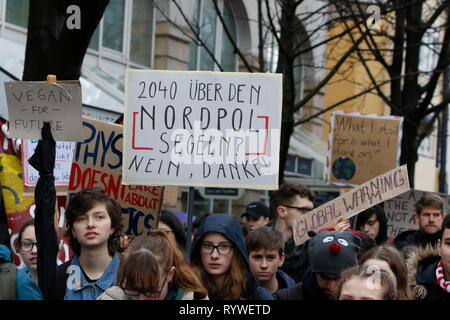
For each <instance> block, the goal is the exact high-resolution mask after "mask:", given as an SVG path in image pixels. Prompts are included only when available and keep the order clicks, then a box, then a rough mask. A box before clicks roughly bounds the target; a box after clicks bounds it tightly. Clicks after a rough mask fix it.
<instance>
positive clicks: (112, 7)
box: [102, 0, 125, 52]
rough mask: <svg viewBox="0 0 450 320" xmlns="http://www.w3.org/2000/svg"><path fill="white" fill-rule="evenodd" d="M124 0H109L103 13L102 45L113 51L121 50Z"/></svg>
mask: <svg viewBox="0 0 450 320" xmlns="http://www.w3.org/2000/svg"><path fill="white" fill-rule="evenodd" d="M124 17H125V0H111V1H110V2H109V4H108V6H107V9H106V10H105V13H104V15H103V34H102V45H103V46H104V47H105V48H109V49H112V50H115V51H119V52H122V50H123V23H124Z"/></svg>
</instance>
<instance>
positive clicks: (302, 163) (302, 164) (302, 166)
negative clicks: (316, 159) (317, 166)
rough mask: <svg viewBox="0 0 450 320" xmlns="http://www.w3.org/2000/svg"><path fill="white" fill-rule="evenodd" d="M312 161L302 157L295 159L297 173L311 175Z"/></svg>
mask: <svg viewBox="0 0 450 320" xmlns="http://www.w3.org/2000/svg"><path fill="white" fill-rule="evenodd" d="M311 169H312V160H311V159H305V158H302V157H297V173H301V174H306V175H308V176H310V175H311Z"/></svg>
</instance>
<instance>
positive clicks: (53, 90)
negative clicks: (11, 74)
mask: <svg viewBox="0 0 450 320" xmlns="http://www.w3.org/2000/svg"><path fill="white" fill-rule="evenodd" d="M4 85H5V94H6V101H7V103H8V114H9V136H10V138H22V139H35V140H40V139H41V131H42V127H43V126H44V122H50V127H51V130H52V135H53V138H54V139H55V140H56V141H80V140H82V138H83V130H82V126H81V86H80V82H79V81H75V80H73V81H72V80H68V81H58V82H46V81H7V82H5V83H4Z"/></svg>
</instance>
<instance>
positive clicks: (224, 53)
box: [189, 0, 237, 71]
mask: <svg viewBox="0 0 450 320" xmlns="http://www.w3.org/2000/svg"><path fill="white" fill-rule="evenodd" d="M218 4H219V8H220V10H221V12H222V16H223V19H224V21H225V24H226V26H227V29H228V31H229V32H230V34H231V36H232V38H233V41H235V42H236V43H237V32H236V23H235V21H234V16H233V13H232V8H231V7H230V5H229V3H228V1H219V2H218ZM192 24H193V25H194V29H195V30H196V32H197V33H198V35H199V37H200V39H201V41H202V42H203V43H204V45H205V46H206V47H207V48H208V50H209V51H210V52H211V53H212V54H213V55H214V58H215V59H216V60H217V61H220V64H221V66H222V68H223V70H224V71H236V67H237V58H236V54H235V53H234V48H233V45H232V43H231V41H230V39H229V38H228V36H227V34H226V32H225V30H224V27H223V25H222V24H221V22H220V19H219V17H217V15H216V10H215V7H214V4H213V2H212V0H198V1H196V4H195V8H194V15H193V21H192ZM194 39H195V35H194ZM195 41H196V40H194V41H192V42H191V45H190V48H189V49H190V55H189V58H190V60H189V69H190V70H215V69H217V66H215V63H214V60H213V58H212V57H211V55H210V54H209V53H208V50H207V49H206V48H204V47H203V46H198V45H197V44H196V42H195Z"/></svg>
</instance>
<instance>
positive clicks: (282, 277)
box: [275, 269, 295, 290]
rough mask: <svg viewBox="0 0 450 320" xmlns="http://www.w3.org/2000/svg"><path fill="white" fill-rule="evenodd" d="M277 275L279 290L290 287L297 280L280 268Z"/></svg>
mask: <svg viewBox="0 0 450 320" xmlns="http://www.w3.org/2000/svg"><path fill="white" fill-rule="evenodd" d="M275 277H276V278H277V280H278V290H281V289H285V288H290V287H292V286H294V285H295V280H294V279H292V277H290V276H289V275H288V274H287V273H286V272H284V271H282V270H280V269H278V270H277V273H276V275H275Z"/></svg>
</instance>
